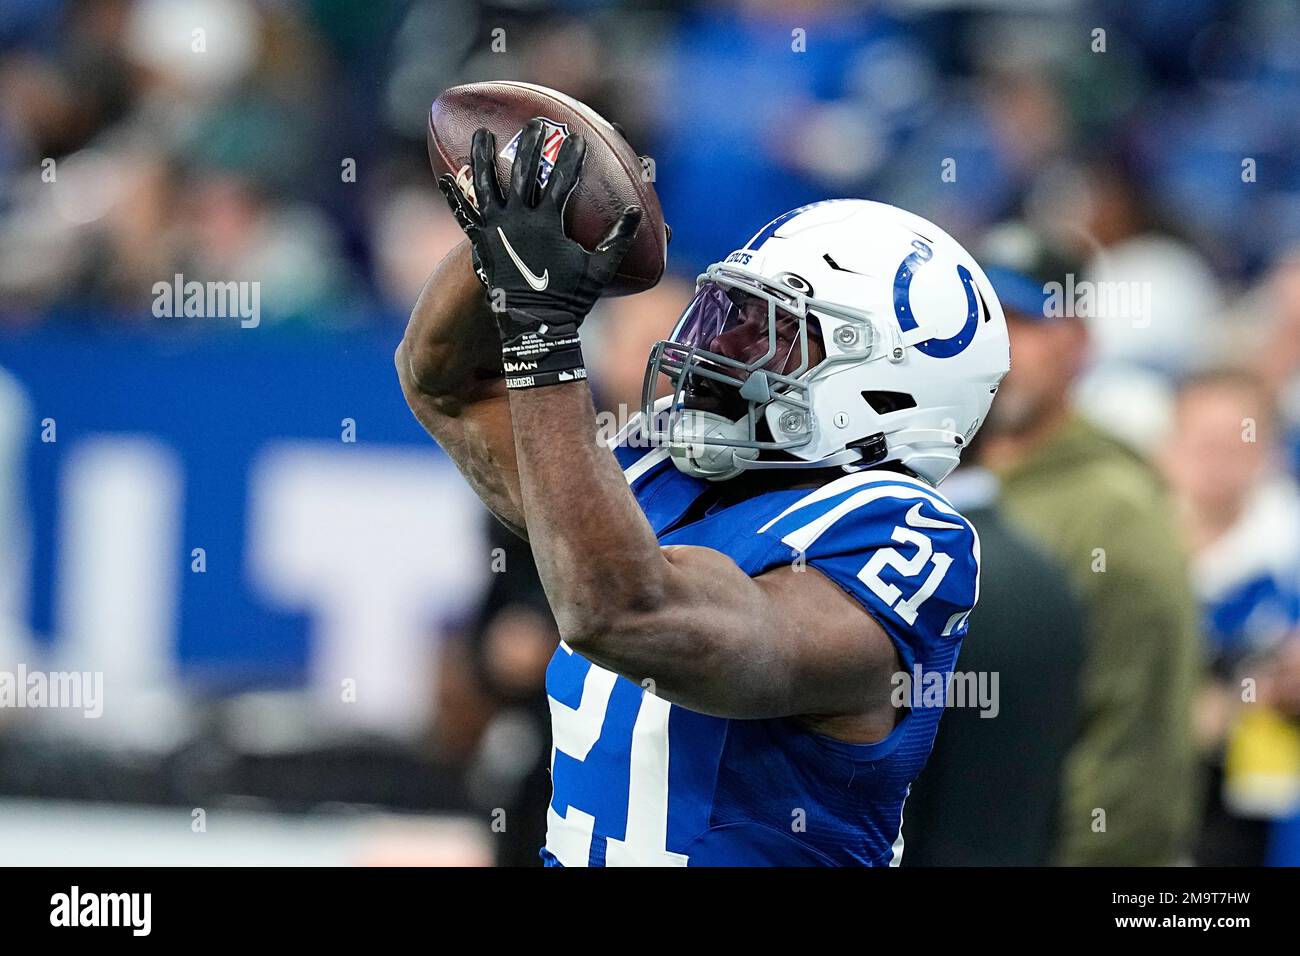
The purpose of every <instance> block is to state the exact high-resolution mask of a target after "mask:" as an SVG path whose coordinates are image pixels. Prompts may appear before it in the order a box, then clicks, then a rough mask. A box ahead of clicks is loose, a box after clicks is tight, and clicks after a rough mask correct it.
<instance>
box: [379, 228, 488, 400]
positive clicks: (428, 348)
mask: <svg viewBox="0 0 1300 956" xmlns="http://www.w3.org/2000/svg"><path fill="white" fill-rule="evenodd" d="M396 363H397V370H398V374H399V375H400V376H401V377H402V384H403V386H404V387H409V388H410V389H411V390H414V391H416V392H419V393H421V394H424V395H427V396H429V397H431V398H435V399H455V400H461V401H469V400H474V399H475V398H477V397H479V396H480V395H481V394H482V393H483V391H484V386H485V384H489V383H492V382H494V381H495V380H498V379H500V377H501V375H502V371H501V346H500V343H499V342H498V341H497V334H496V327H495V325H494V324H493V322H492V315H491V313H490V312H489V311H488V307H487V300H486V297H485V295H484V291H483V286H482V284H481V283H480V282H479V281H478V278H477V277H476V276H475V275H474V267H473V265H472V261H471V253H470V244H469V242H468V241H465V242H462V243H460V244H459V245H458V246H456V248H454V249H453V250H452V251H451V252H449V253H448V254H447V255H446V257H445V258H444V259H443V260H442V262H440V263H438V266H437V268H435V269H434V271H433V274H432V275H430V276H429V281H428V282H426V283H425V285H424V289H423V290H422V291H421V292H420V297H419V299H417V300H416V303H415V307H414V308H413V309H412V310H411V318H410V321H409V322H408V323H407V326H406V334H405V335H404V336H403V337H402V343H401V345H400V346H399V347H398V352H397V357H396Z"/></svg>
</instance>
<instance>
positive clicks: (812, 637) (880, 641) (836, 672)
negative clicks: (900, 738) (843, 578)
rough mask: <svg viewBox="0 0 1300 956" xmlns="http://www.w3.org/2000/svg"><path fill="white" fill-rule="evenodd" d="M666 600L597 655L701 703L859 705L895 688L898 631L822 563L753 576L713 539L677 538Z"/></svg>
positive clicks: (748, 708) (812, 707)
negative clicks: (681, 543)
mask: <svg viewBox="0 0 1300 956" xmlns="http://www.w3.org/2000/svg"><path fill="white" fill-rule="evenodd" d="M663 554H664V559H665V561H666V562H667V565H668V567H667V570H666V572H665V581H666V585H665V589H664V598H663V601H662V602H661V606H660V607H658V608H655V609H653V610H649V611H647V612H645V613H642V614H638V615H635V616H632V617H629V618H627V619H625V620H624V621H622V622H620V624H619V625H618V629H619V630H620V631H621V633H619V634H615V635H611V638H612V639H611V640H609V641H607V642H602V644H603V646H601V647H596V648H593V649H592V653H591V654H589V655H588V656H592V657H593V658H594V659H595V660H596V662H597V663H599V664H601V665H602V666H605V667H608V668H609V669H611V670H615V671H617V672H618V673H620V674H622V675H623V676H625V677H627V678H629V679H632V680H635V681H636V682H637V683H641V684H643V685H646V686H651V685H649V684H647V683H646V682H647V681H649V682H652V685H653V687H654V689H655V693H657V694H658V695H660V696H662V697H664V698H666V699H668V700H670V701H672V702H674V703H677V704H681V705H682V706H684V707H688V708H690V709H692V710H697V711H700V712H702V713H709V714H714V715H717V716H724V717H740V718H759V717H777V716H791V715H795V714H803V713H812V712H816V713H854V712H858V711H861V710H863V709H866V708H867V707H870V706H872V705H873V704H875V703H878V702H879V701H878V700H877V699H876V698H877V697H881V696H882V695H886V694H887V693H888V690H887V688H888V678H889V674H891V673H892V671H893V670H894V668H895V666H896V657H895V655H894V650H893V646H892V645H891V644H890V641H889V638H888V637H887V636H886V635H885V634H884V632H883V631H882V630H881V628H880V627H879V625H877V624H876V623H875V622H874V621H873V620H872V619H871V617H870V615H868V614H867V613H866V612H865V611H864V610H863V608H862V607H861V605H859V604H858V603H856V602H855V601H854V600H853V599H852V598H850V597H849V596H848V595H846V594H845V593H844V592H843V590H842V589H840V588H839V587H838V586H837V585H835V584H834V583H833V582H832V581H830V580H829V579H828V578H826V577H825V576H824V575H822V574H821V573H819V572H817V571H809V570H807V569H799V568H797V566H790V567H786V566H782V567H780V568H777V569H774V570H771V571H768V572H767V573H765V574H762V575H760V576H758V577H756V578H751V577H749V576H748V575H747V574H745V572H744V571H743V570H741V568H740V567H739V566H738V565H737V564H736V563H735V562H734V561H733V560H732V559H731V558H729V557H727V556H726V555H724V554H721V553H720V552H718V551H715V550H713V549H711V548H699V547H672V548H665V549H664V551H663Z"/></svg>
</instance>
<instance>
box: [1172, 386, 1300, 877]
mask: <svg viewBox="0 0 1300 956" xmlns="http://www.w3.org/2000/svg"><path fill="white" fill-rule="evenodd" d="M1269 406H1270V400H1269V396H1268V394H1267V392H1266V391H1265V390H1264V388H1263V385H1262V383H1261V382H1260V381H1259V380H1258V379H1256V378H1254V377H1252V376H1251V375H1249V374H1247V373H1244V372H1238V371H1230V370H1224V371H1214V372H1207V373H1203V374H1201V375H1198V376H1196V377H1194V378H1192V379H1190V380H1188V381H1187V382H1185V383H1184V384H1183V385H1182V387H1181V388H1180V390H1179V393H1178V402H1177V414H1176V416H1175V427H1174V431H1173V435H1172V437H1171V440H1170V442H1169V444H1168V446H1167V447H1166V448H1165V449H1164V453H1163V455H1162V458H1163V464H1164V469H1165V473H1166V474H1167V475H1168V477H1169V482H1170V485H1171V488H1172V490H1173V492H1174V495H1175V497H1176V500H1177V503H1178V506H1179V513H1180V517H1181V524H1182V530H1183V536H1184V539H1185V540H1186V541H1187V544H1188V547H1189V548H1190V549H1191V552H1192V557H1193V560H1192V573H1193V582H1194V584H1195V587H1196V592H1197V597H1198V598H1199V600H1200V602H1201V609H1202V617H1203V621H1204V631H1205V634H1206V637H1207V639H1208V655H1209V664H1210V670H1211V676H1210V680H1209V683H1208V686H1207V688H1206V690H1205V692H1204V693H1203V695H1202V699H1201V702H1200V706H1199V708H1198V720H1197V726H1198V730H1199V731H1200V735H1201V738H1202V743H1203V745H1204V746H1205V747H1206V748H1207V749H1208V751H1209V755H1210V757H1211V771H1212V772H1211V773H1210V774H1209V778H1208V780H1207V783H1208V792H1207V795H1206V796H1207V811H1206V820H1205V824H1204V827H1203V830H1202V835H1201V840H1200V846H1199V847H1198V851H1197V857H1198V862H1201V863H1205V864H1209V865H1220V866H1222V865H1259V864H1261V863H1263V862H1264V861H1265V859H1267V857H1268V845H1269V833H1270V831H1271V829H1272V826H1271V823H1272V821H1275V820H1279V819H1286V818H1288V817H1290V816H1291V815H1292V814H1294V813H1295V812H1296V810H1297V808H1300V732H1298V731H1297V730H1296V729H1294V728H1292V729H1290V730H1289V731H1288V729H1287V727H1286V726H1285V724H1283V723H1280V722H1279V721H1278V720H1277V719H1276V717H1275V716H1274V715H1273V714H1272V713H1271V712H1270V711H1269V710H1268V709H1267V708H1268V702H1267V701H1266V700H1263V699H1261V698H1260V694H1263V696H1265V697H1267V693H1266V691H1267V690H1268V689H1269V687H1270V686H1271V687H1272V688H1276V689H1277V691H1278V693H1277V703H1278V705H1279V707H1280V709H1282V711H1283V712H1284V713H1285V712H1286V711H1287V710H1290V711H1291V712H1292V713H1294V712H1296V710H1297V708H1296V706H1295V701H1293V700H1292V699H1291V697H1290V695H1289V694H1288V693H1287V691H1286V690H1284V688H1286V687H1288V686H1290V685H1289V678H1288V677H1287V676H1285V675H1287V674H1289V673H1290V672H1291V670H1292V669H1293V667H1294V665H1292V664H1290V661H1291V660H1292V658H1293V657H1294V656H1295V647H1296V646H1300V642H1298V641H1296V640H1295V636H1294V635H1295V633H1296V630H1297V628H1298V627H1300V493H1298V492H1297V489H1296V486H1295V482H1294V480H1293V479H1292V478H1291V477H1290V476H1289V475H1287V474H1286V473H1285V471H1284V470H1283V469H1282V468H1281V465H1282V460H1281V456H1280V454H1279V451H1278V448H1277V441H1276V429H1275V424H1274V416H1273V413H1272V410H1271V408H1270V407H1269ZM1256 684H1259V685H1261V686H1260V688H1259V691H1260V694H1257V693H1255V692H1252V688H1253V686H1254V685H1256ZM1225 755H1226V756H1227V763H1226V764H1225ZM1261 758H1262V759H1261ZM1225 771H1226V772H1225Z"/></svg>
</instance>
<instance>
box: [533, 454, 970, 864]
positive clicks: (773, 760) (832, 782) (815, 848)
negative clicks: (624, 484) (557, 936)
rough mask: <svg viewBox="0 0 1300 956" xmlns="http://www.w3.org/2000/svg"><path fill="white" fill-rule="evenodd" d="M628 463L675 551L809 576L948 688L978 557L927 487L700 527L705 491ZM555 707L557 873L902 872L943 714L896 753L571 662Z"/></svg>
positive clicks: (794, 500)
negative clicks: (700, 708) (827, 582)
mask: <svg viewBox="0 0 1300 956" xmlns="http://www.w3.org/2000/svg"><path fill="white" fill-rule="evenodd" d="M615 453H616V455H617V456H618V458H619V462H620V464H622V465H623V467H624V473H625V476H626V478H627V480H628V482H629V484H630V485H631V488H632V491H633V492H634V493H635V495H636V498H637V501H638V502H639V503H640V505H641V508H642V510H643V511H644V512H645V515H646V517H647V518H648V519H649V521H650V523H651V525H652V526H653V527H654V529H655V532H656V534H657V535H658V537H659V541H660V543H661V544H663V545H699V546H704V547H709V548H713V549H715V550H717V551H720V552H722V553H723V554H726V555H728V556H729V557H731V558H732V560H734V561H735V562H736V564H737V565H739V566H740V568H741V569H742V570H744V571H745V573H747V574H748V575H750V576H751V577H756V576H757V575H760V574H762V573H763V572H765V571H768V570H771V569H774V568H777V567H781V566H789V565H791V564H793V563H795V562H806V564H805V566H811V567H812V568H816V569H817V570H818V571H819V572H821V573H822V574H825V575H826V576H827V577H829V578H830V579H831V580H832V581H834V582H835V583H836V584H838V585H839V586H840V587H841V588H843V589H844V590H845V591H846V592H847V593H848V594H850V595H851V596H852V597H853V598H854V599H856V600H857V601H858V602H859V603H860V604H861V605H862V606H863V608H864V609H865V610H866V612H867V613H869V614H870V615H871V616H872V617H873V618H875V620H876V621H877V622H878V623H879V624H880V625H881V627H882V628H883V629H884V630H885V632H886V633H887V634H888V635H889V636H890V638H891V639H892V640H893V642H894V644H895V646H896V647H897V648H898V654H899V657H900V658H901V660H902V662H903V666H904V668H905V670H906V672H907V673H908V674H909V676H910V675H915V674H929V675H931V680H930V681H924V682H923V684H929V685H932V686H938V687H940V688H942V687H946V686H947V675H949V674H950V673H951V672H952V669H953V667H954V665H955V663H956V659H957V652H958V650H959V649H960V646H961V640H962V637H963V636H964V635H965V633H966V619H967V616H968V615H969V613H970V610H971V608H972V607H973V606H974V604H975V600H976V597H977V595H978V589H979V583H978V579H979V542H978V539H977V538H976V535H975V531H974V529H973V528H972V527H971V526H970V524H969V523H968V522H967V521H966V520H965V519H964V518H962V517H961V515H959V514H958V513H957V512H956V511H955V510H954V509H953V507H952V506H951V505H950V504H949V503H948V502H947V501H946V500H945V499H944V498H943V497H941V496H940V495H939V494H938V493H937V492H936V491H935V490H934V488H933V487H931V486H930V485H929V484H927V483H925V482H924V481H921V480H918V479H916V478H913V477H910V476H908V475H904V474H902V473H899V472H893V471H886V470H871V471H864V472H859V473H856V474H850V475H845V476H844V477H843V478H840V479H838V480H835V481H832V482H830V483H829V484H826V485H824V486H822V487H820V488H817V489H815V490H809V489H802V490H782V491H773V492H768V493H766V494H760V495H757V496H755V497H753V498H749V499H746V500H744V501H741V502H739V503H737V504H732V505H729V506H726V507H717V508H711V509H708V510H706V511H704V513H703V515H702V516H701V515H700V514H699V513H698V511H699V509H696V511H694V512H692V511H691V506H692V504H693V503H694V502H695V501H696V499H697V498H699V496H700V495H701V494H703V493H704V492H705V491H706V489H707V488H708V487H709V483H708V482H705V481H702V480H699V479H695V478H691V477H689V476H687V475H685V474H683V473H682V472H681V471H679V470H678V469H677V468H676V467H675V466H674V465H673V463H672V461H671V460H669V458H668V452H667V450H666V449H655V450H652V451H646V450H644V449H640V450H638V449H634V448H629V447H626V446H621V447H619V448H616V449H615ZM795 566H796V567H798V566H799V565H798V564H795ZM935 675H942V676H939V677H936V676H935ZM936 679H938V680H942V681H943V683H942V684H938V685H934V680H936ZM913 683H915V681H914V682H913ZM546 691H547V696H548V698H549V701H550V709H551V724H552V730H553V737H554V744H553V748H552V752H551V776H552V784H553V788H554V791H553V795H552V798H551V804H550V806H549V808H548V810H547V835H546V846H545V848H544V849H543V850H542V858H543V859H544V860H545V862H546V863H547V865H552V866H554V865H563V866H588V865H590V866H607V865H608V866H619V865H640V866H657V865H663V866H709V865H713V866H717V865H723V866H747V865H777V866H800V865H846V864H850V865H870V866H885V865H897V863H898V862H899V860H900V858H901V856H902V847H903V838H902V814H903V802H904V800H905V799H906V797H907V793H908V788H909V787H910V786H911V783H912V780H914V779H915V777H916V775H917V774H918V773H919V772H920V770H921V768H922V767H923V766H924V765H925V761H926V759H927V758H928V757H929V754H930V749H931V747H932V746H933V744H934V737H935V732H936V730H937V728H938V724H939V718H940V716H941V715H942V696H943V694H942V692H939V693H936V694H933V695H931V697H929V698H927V699H926V703H927V704H928V706H919V705H918V704H919V702H920V697H919V691H918V692H916V693H917V696H915V697H913V696H909V697H908V702H909V704H910V708H911V709H910V710H908V711H907V712H906V714H905V716H904V717H903V718H902V720H901V721H899V722H898V723H897V724H896V725H895V727H894V730H893V731H892V732H891V733H890V734H889V736H888V737H886V738H885V739H884V740H882V741H880V742H878V743H874V744H851V743H845V742H843V741H839V740H835V739H832V738H830V737H826V736H823V735H819V734H816V733H813V732H811V731H809V730H808V729H806V728H805V727H804V726H802V725H801V724H800V723H798V722H797V721H795V720H793V719H790V718H776V719H766V720H733V719H726V718H721V717H711V716H706V715H704V714H699V713H696V712H694V711H691V710H688V709H686V708H684V707H679V706H677V705H674V704H670V703H668V702H667V701H666V700H663V699H662V698H660V697H656V696H655V695H654V694H652V693H649V692H648V691H646V690H643V689H642V687H641V686H640V685H638V684H636V683H634V682H633V681H630V680H627V679H626V678H624V677H620V676H618V675H616V674H614V673H612V672H611V671H608V670H605V669H604V668H601V667H598V666H596V665H594V664H592V663H591V662H590V661H588V660H586V659H585V658H583V657H582V656H581V655H580V654H576V653H574V652H573V651H572V650H570V649H569V648H568V647H567V646H565V645H563V644H561V645H560V647H559V649H558V650H557V651H556V653H555V656H554V657H553V658H552V660H551V663H550V666H549V667H548V669H547V672H546Z"/></svg>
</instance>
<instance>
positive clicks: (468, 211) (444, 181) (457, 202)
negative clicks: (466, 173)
mask: <svg viewBox="0 0 1300 956" xmlns="http://www.w3.org/2000/svg"><path fill="white" fill-rule="evenodd" d="M438 188H439V189H441V190H442V195H443V197H444V198H445V199H446V200H447V205H448V206H449V207H450V208H451V214H452V215H453V216H454V217H455V218H456V224H457V225H459V226H460V228H461V230H462V231H463V232H464V233H465V235H466V236H469V237H471V239H472V238H473V235H474V233H473V232H472V231H471V230H475V229H478V227H479V226H481V225H483V220H482V218H481V217H480V216H479V214H478V210H477V209H475V208H474V204H473V203H471V202H470V201H469V199H468V198H467V197H466V196H465V194H464V193H463V192H461V191H460V187H459V186H457V185H456V177H455V176H453V175H452V174H451V173H443V174H442V175H441V176H439V177H438ZM469 257H470V261H471V262H472V263H473V264H474V275H476V276H478V281H479V282H481V283H483V288H485V289H486V288H487V284H488V278H487V273H486V272H484V271H483V263H481V262H479V261H478V250H477V249H476V248H474V243H473V242H472V241H471V242H470V244H469Z"/></svg>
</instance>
